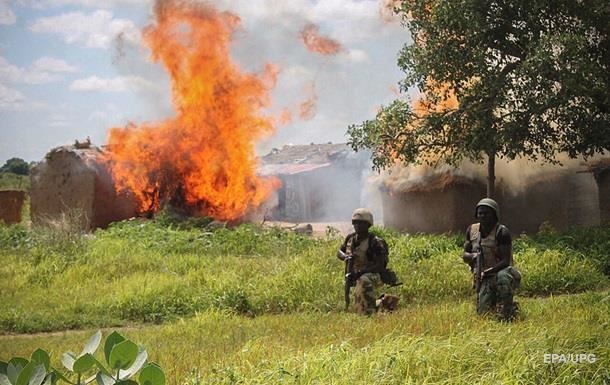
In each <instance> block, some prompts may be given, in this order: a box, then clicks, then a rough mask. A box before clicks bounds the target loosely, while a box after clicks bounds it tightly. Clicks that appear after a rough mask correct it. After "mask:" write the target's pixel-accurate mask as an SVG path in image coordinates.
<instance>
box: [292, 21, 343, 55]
mask: <svg viewBox="0 0 610 385" xmlns="http://www.w3.org/2000/svg"><path fill="white" fill-rule="evenodd" d="M299 36H300V37H301V40H302V41H303V43H304V44H305V47H306V48H307V49H308V50H310V51H311V52H316V53H319V54H322V55H334V54H336V53H337V52H339V50H340V49H341V44H339V43H338V42H337V41H335V40H333V39H329V38H327V37H322V36H320V28H319V27H318V26H317V25H315V24H312V23H310V24H307V25H306V26H305V27H304V28H303V29H302V30H301V33H300V34H299Z"/></svg>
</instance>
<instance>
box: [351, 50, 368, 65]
mask: <svg viewBox="0 0 610 385" xmlns="http://www.w3.org/2000/svg"><path fill="white" fill-rule="evenodd" d="M345 56H346V57H347V58H348V59H349V60H351V61H353V62H356V63H362V62H366V61H368V60H369V55H368V53H366V52H365V51H363V50H361V49H350V50H349V51H346V52H345Z"/></svg>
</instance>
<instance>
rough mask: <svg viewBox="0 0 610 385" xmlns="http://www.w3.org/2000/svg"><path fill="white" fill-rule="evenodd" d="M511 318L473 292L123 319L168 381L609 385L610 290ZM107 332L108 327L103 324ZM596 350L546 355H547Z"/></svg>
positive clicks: (1, 347)
mask: <svg viewBox="0 0 610 385" xmlns="http://www.w3.org/2000/svg"><path fill="white" fill-rule="evenodd" d="M521 306H522V309H523V313H522V315H521V318H520V319H519V320H518V321H517V322H514V323H512V324H504V323H498V322H496V321H494V320H489V319H485V318H480V317H477V316H476V315H474V314H473V313H474V312H473V307H474V305H473V303H472V301H471V300H463V301H446V302H442V303H435V304H415V305H408V304H405V306H403V307H402V308H401V309H400V310H399V311H398V312H396V313H393V314H378V315H376V316H374V317H371V318H368V317H361V316H358V315H355V314H351V313H344V312H300V313H290V314H265V315H261V316H259V317H254V318H252V317H246V316H243V315H238V314H235V313H231V312H226V311H215V310H209V311H205V312H202V313H199V314H197V315H196V316H195V317H190V318H186V319H179V320H176V321H174V322H172V323H168V324H164V325H158V326H155V325H149V326H146V327H138V328H127V329H124V330H123V331H122V333H123V334H125V335H126V336H128V337H129V338H130V339H132V340H134V341H136V342H138V343H139V344H142V345H144V346H145V347H146V348H147V350H148V352H149V353H150V356H151V357H150V358H151V359H152V360H153V361H156V362H158V363H159V364H160V365H161V366H162V367H163V368H164V370H165V371H166V374H167V377H168V380H169V383H170V384H172V385H173V384H176V385H177V384H184V385H187V384H193V385H194V384H269V383H273V384H275V383H293V384H371V383H375V384H410V383H413V384H421V383H434V384H465V383H478V384H498V383H506V384H604V381H606V383H607V382H608V381H610V371H609V370H608V368H610V291H601V292H589V293H584V294H577V295H564V296H550V297H545V298H522V299H521ZM92 332H93V330H88V331H79V332H68V333H65V332H62V333H53V334H38V335H31V336H4V337H0V352H1V353H0V359H7V358H8V357H11V356H16V355H20V356H28V355H29V354H30V352H31V351H33V350H34V349H35V348H36V347H39V346H42V347H46V348H47V349H48V350H50V351H51V354H52V358H53V360H54V362H55V364H56V365H60V364H59V357H60V356H61V353H62V352H64V351H67V350H73V351H78V350H79V349H80V347H81V346H82V344H83V342H84V341H85V340H86V338H87V337H88V336H89V335H91V334H92ZM108 333H109V331H105V332H104V334H106V335H107V334H108ZM551 353H557V354H580V353H587V354H595V355H596V358H597V361H596V362H594V363H579V364H576V363H570V364H547V363H545V362H544V354H551Z"/></svg>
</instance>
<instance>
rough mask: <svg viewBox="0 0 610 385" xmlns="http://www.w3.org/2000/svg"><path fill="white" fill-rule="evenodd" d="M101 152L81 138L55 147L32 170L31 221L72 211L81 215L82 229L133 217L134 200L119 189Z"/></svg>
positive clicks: (50, 217) (43, 219) (53, 218)
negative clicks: (104, 162)
mask: <svg viewBox="0 0 610 385" xmlns="http://www.w3.org/2000/svg"><path fill="white" fill-rule="evenodd" d="M102 155H103V150H101V149H100V148H98V147H94V146H90V145H89V144H82V143H78V142H77V143H76V144H75V145H74V146H63V147H57V148H54V149H52V150H51V151H50V152H49V153H48V154H47V155H46V156H45V159H44V160H43V161H42V162H40V163H39V164H38V165H37V166H36V167H34V169H33V170H32V175H31V190H30V205H31V210H30V213H31V216H32V222H34V223H44V222H46V221H49V220H55V219H58V218H61V216H62V215H65V214H70V215H71V216H77V217H78V218H77V220H78V221H79V222H80V226H81V227H82V228H83V229H93V228H97V227H106V226H108V224H110V223H111V222H113V221H118V220H123V219H126V218H130V217H133V216H134V215H135V214H136V205H135V202H134V200H133V198H132V197H129V196H127V195H121V194H117V193H116V191H115V189H114V184H113V181H112V177H111V175H110V173H109V172H108V170H107V169H106V167H105V166H104V165H103V163H102V162H101V157H102Z"/></svg>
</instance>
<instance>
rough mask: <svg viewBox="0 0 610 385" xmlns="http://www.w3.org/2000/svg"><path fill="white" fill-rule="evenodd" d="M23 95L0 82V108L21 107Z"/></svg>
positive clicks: (15, 108)
mask: <svg viewBox="0 0 610 385" xmlns="http://www.w3.org/2000/svg"><path fill="white" fill-rule="evenodd" d="M24 100H25V97H24V96H23V94H22V93H21V92H19V91H17V90H14V89H11V88H8V87H7V86H5V85H4V84H2V83H0V109H3V110H19V109H21V108H22V107H23V101H24Z"/></svg>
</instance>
